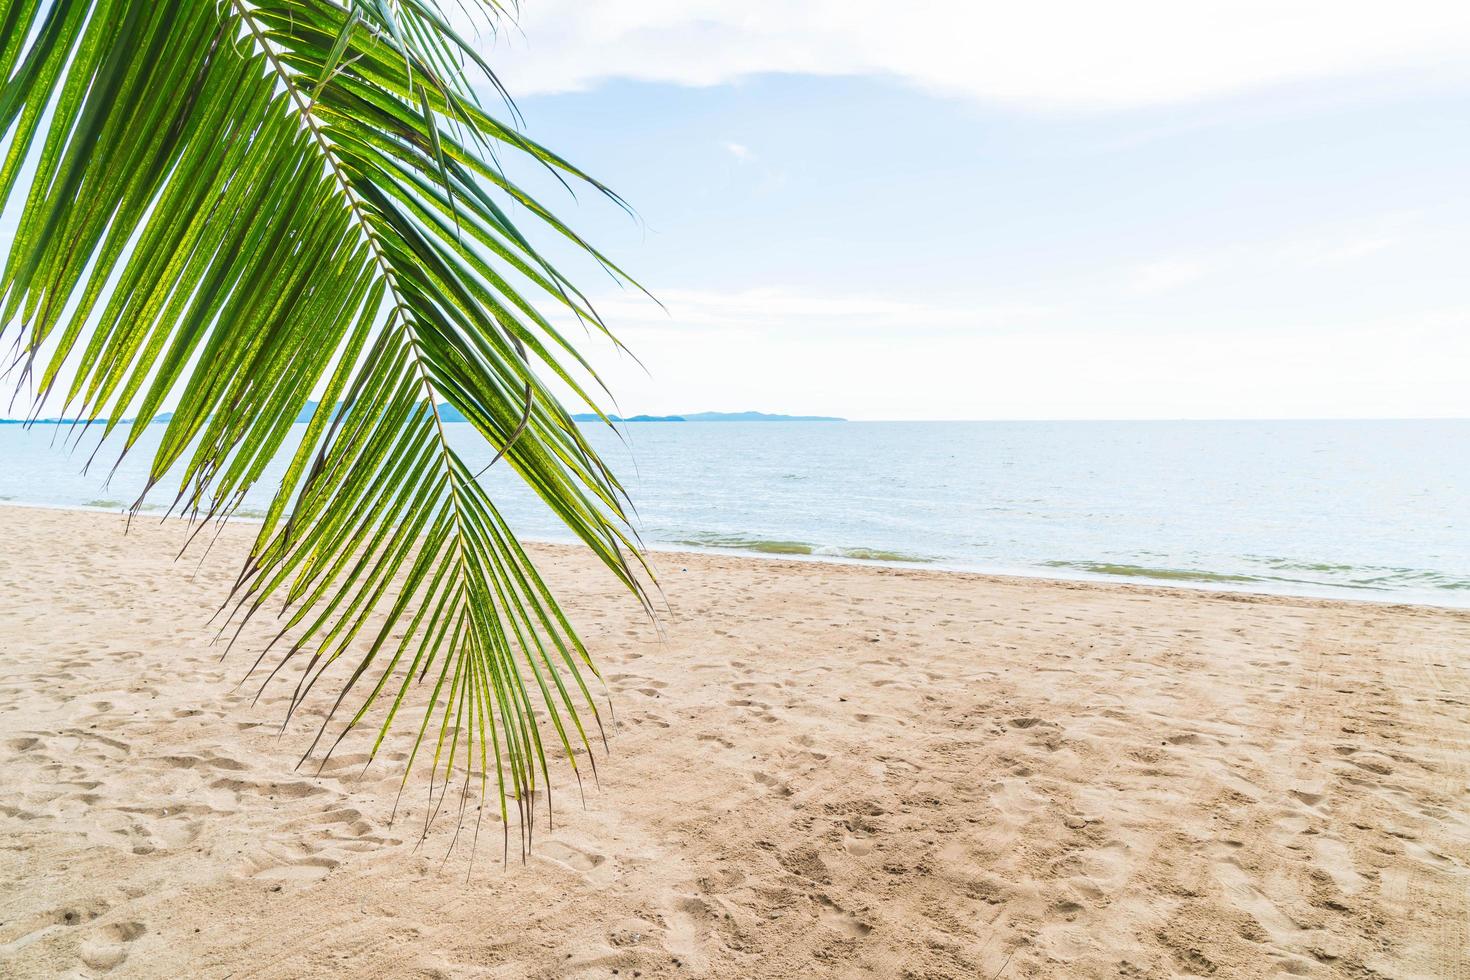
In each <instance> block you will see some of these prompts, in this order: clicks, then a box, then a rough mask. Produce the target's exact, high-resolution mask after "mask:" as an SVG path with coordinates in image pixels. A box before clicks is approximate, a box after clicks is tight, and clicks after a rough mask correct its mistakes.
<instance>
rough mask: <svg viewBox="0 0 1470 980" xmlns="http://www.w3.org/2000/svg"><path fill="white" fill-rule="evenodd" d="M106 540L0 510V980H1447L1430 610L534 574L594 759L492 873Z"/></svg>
mask: <svg viewBox="0 0 1470 980" xmlns="http://www.w3.org/2000/svg"><path fill="white" fill-rule="evenodd" d="M123 530H124V521H123V519H122V517H121V516H117V515H109V514H99V513H85V512H66V511H48V510H37V509H20V508H14V507H0V542H3V544H0V589H3V593H0V594H3V599H0V603H3V605H0V666H3V670H0V975H3V976H5V977H57V976H102V975H108V976H138V977H183V976H189V977H217V978H224V977H235V978H241V977H302V976H313V977H323V976H363V977H369V976H371V977H378V976H395V977H446V978H450V977H453V978H457V977H505V978H515V977H613V976H617V977H618V978H619V980H625V978H629V977H648V978H653V977H703V976H709V977H811V976H839V977H875V978H877V977H883V978H888V977H915V978H918V977H926V978H927V977H986V978H997V977H1070V976H1078V977H1118V976H1137V977H1163V976H1212V975H1213V976H1219V977H1226V976H1228V977H1256V976H1261V977H1264V976H1278V975H1282V974H1290V975H1296V976H1320V977H1336V976H1341V977H1375V976H1383V977H1466V976H1470V613H1467V612H1463V611H1458V612H1457V611H1449V610H1440V609H1432V608H1423V607H1421V608H1414V607H1394V606H1385V605H1371V604H1350V603H1341V602H1330V601H1317V600H1307V599H1295V598H1267V597H1254V596H1240V595H1226V594H1211V593H1205V592H1198V591H1188V590H1166V589H1155V588H1146V587H1133V586H1117V585H1096V584H1084V583H1060V582H1046V581H1039V580H1026V579H1014V578H1000V577H989V576H981V575H967V574H956V573H941V572H930V571H923V570H917V569H915V570H909V569H895V568H879V567H860V566H852V565H835V564H822V563H797V562H781V561H772V560H758V559H747V558H740V557H733V556H732V557H723V556H709V555H678V554H663V555H658V556H656V558H657V563H658V566H659V568H660V572H661V580H662V585H663V588H664V591H665V593H666V595H667V601H668V606H669V609H668V611H667V612H666V613H665V614H664V616H663V630H662V635H660V633H659V631H657V630H655V629H654V628H653V627H652V626H651V625H650V624H649V622H648V621H647V619H646V618H644V617H643V615H642V613H641V612H640V610H639V608H638V607H637V605H636V604H635V603H634V602H633V601H632V600H631V599H630V598H629V597H627V596H626V594H623V593H620V592H619V591H618V590H617V587H616V585H615V584H614V583H613V582H612V580H611V579H610V577H609V576H608V575H607V574H606V573H605V572H602V571H600V570H599V569H598V568H597V567H595V564H594V562H593V560H592V559H590V558H589V557H587V556H586V555H584V554H582V553H580V552H579V551H578V550H577V549H574V548H569V547H560V546H537V547H536V548H535V549H534V552H533V553H534V554H535V555H536V556H537V558H538V560H539V562H540V563H541V566H542V568H543V569H544V570H545V572H546V574H547V577H548V579H549V580H550V582H551V584H552V586H553V587H554V588H555V589H556V590H557V591H558V593H559V594H560V595H561V596H562V597H563V598H564V600H565V605H566V608H567V610H568V612H569V615H570V616H571V618H572V619H573V621H574V622H575V623H577V624H578V626H579V627H580V629H581V630H582V633H583V636H584V637H585V639H586V640H587V642H588V646H589V647H590V648H591V649H592V651H593V653H594V656H595V657H596V658H597V660H598V662H599V664H600V666H601V668H602V670H603V673H604V676H605V678H606V683H607V689H608V696H609V697H610V699H611V703H612V706H613V709H614V711H615V715H616V722H615V724H614V725H613V726H611V728H610V733H609V743H610V751H608V752H606V753H602V752H599V758H598V771H599V775H600V780H599V784H598V785H595V786H594V785H593V784H592V783H591V781H590V780H588V781H587V785H586V787H585V789H586V795H585V803H584V802H583V801H582V799H580V798H579V795H578V791H577V787H576V783H575V781H574V779H573V777H572V775H571V773H570V771H569V770H568V769H567V768H566V767H565V766H562V768H561V771H554V772H553V774H552V775H553V780H554V797H553V801H554V803H555V804H556V811H555V815H556V824H555V829H554V830H552V831H548V830H547V828H546V821H545V810H544V809H542V810H541V811H540V814H539V824H538V827H537V830H536V836H535V843H534V847H533V850H532V853H531V856H530V857H529V859H528V860H527V861H526V862H525V863H522V861H521V859H520V857H519V854H518V849H517V848H516V846H515V843H514V842H515V839H516V831H515V830H512V831H511V841H512V845H511V858H510V861H509V862H508V863H507V864H502V861H501V859H502V834H501V827H500V825H499V823H498V820H492V819H491V818H489V817H487V818H486V820H485V822H484V823H483V825H482V826H481V828H480V834H479V839H478V845H477V846H475V847H471V846H470V838H471V837H472V834H473V830H474V826H473V820H472V819H471V820H470V821H469V822H468V824H467V825H466V829H465V830H464V831H463V833H461V836H460V839H459V841H458V843H457V844H456V845H455V847H454V849H453V850H452V851H451V850H450V842H451V840H452V839H453V838H454V836H455V833H456V829H457V826H458V824H459V821H458V819H457V814H456V812H454V811H455V810H456V809H457V807H451V808H450V810H451V812H450V813H448V814H447V815H446V816H440V817H439V818H438V819H437V820H436V821H434V822H433V823H432V824H431V826H430V830H429V833H428V836H427V838H426V839H422V840H421V839H420V836H421V830H422V827H423V824H424V817H425V813H426V809H427V804H426V782H425V780H424V779H420V778H419V777H418V774H417V773H416V775H415V778H414V779H412V780H410V782H409V785H408V789H407V791H406V792H405V794H404V802H403V804H402V805H401V806H400V807H399V811H398V814H397V819H396V821H394V822H393V823H392V824H391V825H390V823H389V814H390V811H391V810H392V807H393V803H394V796H395V794H396V792H397V789H398V785H399V780H400V776H401V772H402V760H403V758H404V754H405V753H404V750H405V749H406V747H407V744H408V741H409V738H410V737H411V733H408V732H405V733H403V734H404V737H403V738H401V739H399V740H397V741H396V742H393V743H391V744H389V745H388V746H386V747H385V750H384V751H383V752H380V753H379V756H378V758H377V760H375V761H374V763H373V765H372V766H371V767H370V768H369V769H368V770H367V771H366V773H365V774H363V773H362V770H363V765H362V764H363V762H364V761H365V759H366V758H367V755H366V753H367V749H368V741H367V740H368V739H370V736H364V741H363V742H360V743H354V742H353V741H352V740H351V739H349V740H348V741H347V742H345V743H344V744H343V745H342V747H341V748H340V749H339V750H338V752H337V754H336V755H335V756H334V757H333V760H332V762H331V763H330V764H329V765H328V767H327V769H326V770H325V771H324V772H323V773H321V774H320V775H317V774H316V771H315V767H314V766H313V767H310V768H305V767H304V768H303V769H301V770H299V771H298V770H296V769H295V768H294V767H295V763H296V760H297V758H298V757H299V756H300V754H301V752H302V751H304V750H305V748H306V746H307V745H308V743H309V741H310V735H311V733H312V732H313V731H314V724H313V722H315V721H319V719H320V717H321V712H322V711H323V710H324V709H325V708H326V707H328V706H329V704H330V699H328V698H326V697H324V696H323V697H319V698H317V699H316V700H315V701H314V702H312V703H310V704H309V708H310V709H311V710H309V711H307V712H306V713H304V714H302V715H301V717H300V718H299V719H298V720H297V721H293V724H292V726H291V727H290V728H288V730H287V731H286V732H285V733H284V735H283V736H281V737H280V738H279V739H278V738H277V733H278V730H279V728H280V722H281V720H282V718H283V717H284V710H285V705H286V703H287V700H288V698H289V695H290V692H291V689H292V686H293V684H294V680H295V678H294V676H293V677H291V678H289V679H288V680H285V681H278V682H277V683H276V684H274V685H272V686H270V687H268V688H267V689H266V691H265V693H264V695H263V696H262V697H260V699H259V701H258V702H254V703H252V699H253V696H254V694H255V691H256V688H257V685H256V684H246V685H245V686H243V687H237V682H238V681H239V680H240V678H241V677H242V675H243V674H244V673H245V671H246V669H247V668H248V667H249V666H250V663H251V661H252V660H253V659H254V656H255V654H256V653H257V652H258V650H259V643H260V640H261V638H262V637H264V636H266V635H267V631H268V629H269V627H270V625H271V624H270V623H266V624H264V625H262V626H261V627H260V629H259V631H258V632H253V633H251V634H250V635H247V636H246V637H245V638H244V639H243V640H242V642H241V645H240V646H238V647H237V648H236V649H235V650H234V652H232V653H231V654H230V655H229V657H228V658H227V659H225V660H224V661H223V662H221V661H220V648H219V647H217V646H211V642H210V641H211V640H212V638H213V636H214V629H213V628H211V627H210V626H209V625H208V624H207V622H206V620H207V619H208V617H209V615H210V614H211V613H212V612H213V611H214V609H215V607H216V606H217V605H218V604H219V602H220V601H221V600H222V598H223V597H224V595H225V594H226V591H227V590H228V588H229V585H230V583H231V582H232V581H233V577H234V573H235V572H236V571H237V570H238V567H239V562H240V560H241V558H242V556H243V555H244V553H245V550H246V549H247V547H248V544H249V541H250V538H251V535H252V531H251V529H250V528H249V527H247V526H236V527H230V528H227V529H226V530H225V532H224V533H223V534H222V536H221V537H220V539H219V541H218V542H217V543H216V544H215V546H214V548H213V550H212V551H211V552H210V554H209V556H208V558H207V559H206V560H205V561H204V562H203V563H202V564H201V563H200V562H199V560H198V557H197V554H196V555H195V557H193V558H189V557H186V558H185V559H184V560H182V561H178V562H175V560H174V556H175V554H176V553H177V551H178V549H179V547H180V545H181V544H182V543H183V540H184V534H185V532H184V526H183V525H182V524H178V523H168V524H162V525H160V524H159V523H158V522H157V521H156V520H151V521H141V522H136V523H134V525H133V528H132V530H131V531H130V532H129V533H128V534H127V535H126V536H124V533H123ZM470 809H471V810H473V804H471V806H470ZM472 854H473V866H471V855H472ZM446 855H447V857H446Z"/></svg>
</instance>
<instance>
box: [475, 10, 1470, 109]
mask: <svg viewBox="0 0 1470 980" xmlns="http://www.w3.org/2000/svg"><path fill="white" fill-rule="evenodd" d="M499 37H500V40H499V41H498V42H497V43H496V44H495V46H494V51H495V64H496V67H497V70H498V71H500V72H501V74H502V75H503V77H504V79H505V80H506V82H507V83H508V84H509V86H510V88H511V90H512V92H514V93H516V94H520V95H530V94H538V93H547V92H561V91H569V90H577V89H585V88H588V87H590V86H593V85H595V84H597V83H598V82H600V81H603V80H606V79H611V78H630V79H641V80H647V81H660V82H672V83H677V84H682V85H713V84H720V83H725V82H730V81H734V80H737V79H739V78H742V77H745V76H749V75H753V74H757V73H764V72H792V73H801V74H814V75H845V74H860V75H884V76H892V77H897V78H899V79H902V80H904V81H906V82H908V83H910V84H913V85H916V86H918V87H920V88H922V89H925V90H927V91H931V92H936V93H940V94H944V95H953V96H959V97H965V98H970V99H975V100H979V101H983V102H991V103H1004V104H1011V105H1021V106H1030V107H1064V108H1083V109H1087V108H1120V107H1132V106H1142V105H1154V104H1163V103H1179V102H1187V101H1191V100H1197V99H1201V98H1210V97H1216V96H1223V95H1229V94H1232V93H1235V92H1239V91H1242V90H1249V89H1255V88H1262V87H1265V86H1270V85H1274V84H1278V83H1282V82H1290V81H1297V80H1304V79H1313V78H1324V77H1337V76H1347V75H1359V74H1364V73H1374V72H1391V73H1395V74H1397V75H1399V76H1402V77H1420V78H1423V77H1435V76H1441V75H1444V74H1446V73H1453V74H1454V75H1455V76H1456V77H1457V78H1461V79H1462V78H1463V76H1464V74H1465V69H1466V64H1467V61H1470V59H1467V56H1470V4H1467V3H1465V2H1463V0H1400V2H1398V3H1392V4H1390V3H1386V2H1384V0H1187V2H1181V0H1115V2H1111V3H1099V2H1097V0H1033V2H1028V3H1012V4H992V3H984V4H982V3H974V2H972V0H912V2H910V3H907V4H894V3H891V2H886V0H884V2H880V0H802V2H791V0H599V2H598V3H596V4H588V3H583V2H575V0H537V2H535V3H528V4H525V5H524V8H523V9H522V12H521V21H520V30H519V31H503V32H501V34H500V35H499ZM486 45H487V46H489V42H488V41H487V42H486Z"/></svg>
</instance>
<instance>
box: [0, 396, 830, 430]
mask: <svg viewBox="0 0 1470 980" xmlns="http://www.w3.org/2000/svg"><path fill="white" fill-rule="evenodd" d="M438 407H439V418H441V419H442V420H444V421H445V422H465V421H468V420H467V419H466V418H465V417H464V415H463V414H462V413H461V412H460V411H459V410H458V409H457V408H455V407H454V406H453V405H450V404H449V403H448V402H440V403H439V406H438ZM316 409H317V402H314V401H308V402H307V403H306V404H305V405H304V406H303V407H302V409H301V412H300V414H298V415H297V416H296V421H297V422H310V421H311V416H312V414H313V413H314V412H315V411H316ZM338 410H339V411H340V410H341V403H340V402H339V403H338ZM173 417H174V413H173V412H160V413H159V414H158V415H156V416H154V418H153V422H154V424H155V425H157V424H160V423H163V422H167V421H169V420H170V419H172V418H173ZM572 418H573V419H574V420H576V421H578V422H596V421H598V417H597V416H596V415H593V414H591V413H587V412H583V413H579V414H577V415H573V416H572ZM608 418H609V419H611V420H612V421H614V422H846V421H847V419H842V418H837V417H836V416H833V415H773V414H770V413H767V412H690V413H687V414H685V415H630V416H627V417H626V418H625V417H623V416H621V415H609V416H608ZM75 421H77V420H76V419H37V420H36V421H35V423H34V424H36V425H65V424H68V423H71V422H75ZM95 421H98V422H105V421H106V419H97V420H95ZM132 421H133V420H132V419H123V422H124V423H131V422H132ZM22 422H23V420H22V419H0V425H19V424H21V423H22Z"/></svg>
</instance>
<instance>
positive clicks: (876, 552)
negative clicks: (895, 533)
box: [818, 548, 934, 565]
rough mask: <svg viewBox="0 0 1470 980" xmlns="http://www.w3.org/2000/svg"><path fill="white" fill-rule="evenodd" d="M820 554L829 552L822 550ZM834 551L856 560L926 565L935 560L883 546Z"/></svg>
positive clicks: (837, 549)
mask: <svg viewBox="0 0 1470 980" xmlns="http://www.w3.org/2000/svg"><path fill="white" fill-rule="evenodd" d="M818 553H819V554H823V555H825V554H827V552H826V551H825V550H824V551H821V552H818ZM833 553H834V554H836V555H839V556H841V557H843V558H851V559H853V560H854V561H902V562H912V563H913V564H916V565H924V564H928V563H929V562H932V561H934V559H933V558H929V557H927V556H926V555H911V554H908V553H906V552H903V551H886V550H884V549H882V548H836V549H833Z"/></svg>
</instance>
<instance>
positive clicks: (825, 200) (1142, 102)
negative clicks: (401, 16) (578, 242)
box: [482, 0, 1470, 419]
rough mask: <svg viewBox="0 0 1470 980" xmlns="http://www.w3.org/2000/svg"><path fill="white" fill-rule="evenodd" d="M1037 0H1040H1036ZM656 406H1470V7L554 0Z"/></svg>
mask: <svg viewBox="0 0 1470 980" xmlns="http://www.w3.org/2000/svg"><path fill="white" fill-rule="evenodd" d="M1012 8H1014V9H1012ZM482 47H483V49H484V51H485V52H486V54H487V56H488V57H489V60H490V61H491V63H492V65H493V66H494V67H495V68H496V70H497V72H498V74H499V76H500V78H501V80H502V81H503V83H504V84H505V85H506V86H507V88H509V90H510V91H511V93H512V94H513V95H514V96H515V97H516V100H517V104H518V106H519V109H520V111H521V113H522V114H523V116H524V117H525V121H526V130H527V132H528V133H529V134H530V135H531V136H532V137H534V138H536V139H538V140H540V141H542V142H544V143H546V144H548V145H550V146H551V147H553V148H554V149H556V150H557V151H558V152H560V153H562V154H563V155H564V156H567V157H568V158H570V159H571V160H573V161H574V162H576V163H578V164H580V165H582V166H584V167H585V168H586V169H588V170H590V171H591V172H593V173H594V174H595V175H596V176H598V177H599V178H600V179H602V180H604V181H605V182H606V183H608V184H609V185H611V186H612V187H613V188H614V189H615V190H616V191H618V192H619V193H620V194H621V195H622V196H623V197H624V198H626V199H627V200H628V201H629V203H630V204H631V205H632V206H633V207H634V208H635V209H636V212H637V217H636V218H630V217H629V216H628V215H627V214H625V213H623V212H622V211H620V210H618V209H617V208H615V207H613V206H611V205H610V204H607V203H606V202H603V201H599V200H598V199H597V197H596V196H595V195H588V194H585V193H583V194H581V195H579V196H578V198H577V200H576V201H575V202H572V201H569V200H565V199H564V198H563V199H561V200H557V192H556V190H555V189H553V188H546V189H545V190H546V191H547V192H548V193H549V194H550V196H551V197H552V199H553V202H554V203H556V205H557V207H558V208H559V213H561V214H562V215H563V216H564V217H567V218H568V219H569V220H570V221H571V222H572V223H573V224H575V225H576V226H577V227H578V228H579V229H581V230H583V231H584V232H585V233H586V234H587V235H588V236H589V237H591V238H592V239H593V240H594V241H595V242H596V243H597V244H598V245H599V246H601V247H603V248H604V249H605V250H606V251H608V252H609V253H610V254H611V255H612V257H613V258H614V259H615V260H616V261H618V262H619V263H620V264H621V265H622V266H623V267H624V268H625V269H627V270H628V271H629V272H630V273H631V274H632V275H633V276H634V277H636V278H637V279H638V280H639V281H640V282H641V283H642V284H643V285H644V286H646V287H647V288H648V289H649V290H650V291H651V292H652V293H653V294H654V295H655V296H656V297H657V298H658V299H659V300H660V301H661V302H662V304H663V307H662V308H661V307H659V306H658V305H655V304H654V303H652V302H650V301H648V300H646V299H644V298H642V297H640V295H639V294H638V293H636V292H634V291H630V290H626V289H620V288H618V287H617V286H616V285H615V284H613V283H612V282H611V281H610V280H609V279H608V278H607V277H606V276H605V275H603V274H601V272H600V271H599V270H596V269H590V268H581V269H580V270H579V271H580V281H581V282H583V283H584V285H585V288H586V289H587V291H588V292H589V293H591V294H592V295H593V297H594V298H595V299H596V301H597V306H598V309H599V310H600V311H601V312H602V313H603V314H604V316H605V317H606V318H607V320H608V321H609V323H610V325H611V326H612V328H613V329H614V331H615V332H616V333H617V334H618V336H619V337H620V339H621V340H623V341H624V342H625V343H626V344H627V345H628V346H629V347H631V348H632V349H633V351H634V353H635V354H636V355H637V356H638V358H639V360H640V361H641V365H640V364H638V363H635V362H633V361H632V360H631V359H630V358H627V357H625V356H621V355H618V354H617V353H616V352H615V351H612V350H611V349H610V348H608V347H607V345H605V344H603V345H599V344H598V343H597V342H596V341H593V342H592V343H591V345H590V349H591V350H592V351H593V355H594V357H593V359H594V361H595V362H596V363H597V364H598V366H599V369H600V370H601V371H602V373H603V375H604V377H605V380H607V382H608V384H609V386H610V387H611V388H612V390H613V392H614V394H615V395H616V396H617V405H618V408H619V409H620V410H621V411H622V412H624V413H625V414H634V413H639V412H646V413H659V414H663V413H674V412H680V411H700V410H743V409H758V410H763V411H772V412H790V413H803V414H806V413H815V414H836V415H843V416H847V417H850V418H858V419H990V418H1293V417H1307V418H1317V417H1348V418H1352V417H1436V416H1457V417H1458V416H1466V415H1470V385H1467V384H1466V377H1465V376H1466V366H1467V365H1470V329H1467V328H1470V293H1467V288H1466V283H1467V281H1470V280H1467V277H1466V275H1465V272H1464V269H1465V267H1466V257H1467V256H1470V191H1467V188H1470V181H1467V179H1466V178H1467V175H1470V125H1467V123H1466V118H1465V111H1464V109H1465V105H1466V97H1467V95H1470V5H1467V4H1463V3H1449V2H1407V3H1402V2H1401V3H1397V4H1393V5H1388V4H1383V3H1379V2H1373V3H1361V2H1341V0H1339V2H1332V3H1319V2H1314V0H1276V2H1271V3H1257V2H1246V0H1230V2H1207V0H1198V2H1192V3H1188V4H1180V3H1177V2H1152V0H1149V2H1139V0H1119V2H1115V3H1110V4H1097V3H1092V2H1079V0H1066V2H1063V0H1052V2H1037V3H1031V4H1016V5H992V4H973V3H959V2H915V3H908V4H903V5H895V4H891V3H885V4H878V3H869V2H863V0H848V2H840V3H839V2H827V0H809V2H802V3H791V2H779V3H778V2H773V0H740V2H736V0H679V2H674V0H603V2H600V3H598V4H595V5H588V4H585V3H573V2H571V0H534V2H529V0H528V2H526V3H524V4H522V5H521V14H520V18H519V20H518V22H517V23H516V24H515V25H514V26H513V27H510V26H507V27H504V28H503V29H502V30H500V32H499V33H498V35H497V36H495V37H489V36H487V37H485V38H483V39H482Z"/></svg>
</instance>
